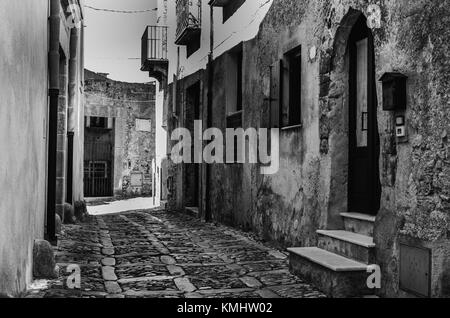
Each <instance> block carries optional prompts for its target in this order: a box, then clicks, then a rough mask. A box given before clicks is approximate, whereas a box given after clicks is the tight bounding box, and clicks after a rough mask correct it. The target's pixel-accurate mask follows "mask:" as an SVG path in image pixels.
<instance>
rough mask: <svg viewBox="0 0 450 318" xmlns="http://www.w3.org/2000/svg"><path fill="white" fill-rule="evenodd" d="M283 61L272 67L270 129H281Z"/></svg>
mask: <svg viewBox="0 0 450 318" xmlns="http://www.w3.org/2000/svg"><path fill="white" fill-rule="evenodd" d="M282 71H283V61H282V60H279V61H277V62H275V63H274V64H273V65H272V66H271V67H270V127H271V128H280V110H281V109H280V106H281V100H282V98H281V97H282V94H281V92H282V87H283V74H282Z"/></svg>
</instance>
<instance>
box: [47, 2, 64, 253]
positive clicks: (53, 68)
mask: <svg viewBox="0 0 450 318" xmlns="http://www.w3.org/2000/svg"><path fill="white" fill-rule="evenodd" d="M59 14H60V2H59V0H50V17H49V21H50V43H49V54H48V65H49V92H48V94H49V97H50V101H49V120H48V130H49V137H48V167H47V176H48V178H47V182H48V186H47V233H46V239H47V240H48V241H49V242H51V243H52V244H56V241H57V239H56V231H55V230H56V229H55V216H56V211H55V209H56V161H57V156H56V152H57V138H58V97H59V60H60V54H59V32H60V30H59V27H60V23H61V21H60V20H61V19H60V16H59Z"/></svg>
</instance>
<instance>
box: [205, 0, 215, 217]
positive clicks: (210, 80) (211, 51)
mask: <svg viewBox="0 0 450 318" xmlns="http://www.w3.org/2000/svg"><path fill="white" fill-rule="evenodd" d="M209 8H210V39H209V47H210V48H209V55H208V105H207V118H206V121H207V128H211V127H212V107H213V102H212V99H213V91H212V90H213V76H214V67H213V59H214V55H213V54H214V7H213V6H212V5H210V6H209ZM211 175H212V174H211V166H210V165H209V164H206V183H205V196H206V211H205V212H206V213H205V221H207V222H208V221H211V220H212V213H211V212H212V211H211V206H210V205H211V198H210V194H211V189H210V188H211V185H210V178H211Z"/></svg>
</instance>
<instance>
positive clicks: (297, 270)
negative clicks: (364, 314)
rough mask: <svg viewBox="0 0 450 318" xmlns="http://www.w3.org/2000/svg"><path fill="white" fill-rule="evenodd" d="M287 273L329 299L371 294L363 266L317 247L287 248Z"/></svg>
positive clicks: (365, 268) (365, 267)
mask: <svg viewBox="0 0 450 318" xmlns="http://www.w3.org/2000/svg"><path fill="white" fill-rule="evenodd" d="M288 251H289V256H290V269H291V272H292V273H294V274H295V275H298V276H299V277H301V278H303V279H304V280H305V281H307V282H310V283H312V284H314V285H315V286H316V287H317V288H319V289H320V290H322V291H323V292H324V293H326V294H327V295H328V296H330V297H334V298H347V297H360V296H364V295H371V294H372V291H371V290H369V289H368V287H367V278H368V277H369V276H368V275H369V274H368V273H367V265H366V264H363V263H360V262H357V261H354V260H351V259H348V258H346V257H343V256H340V255H337V254H334V253H331V252H329V251H326V250H323V249H320V248H317V247H303V248H290V249H288Z"/></svg>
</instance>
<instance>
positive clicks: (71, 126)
mask: <svg viewBox="0 0 450 318" xmlns="http://www.w3.org/2000/svg"><path fill="white" fill-rule="evenodd" d="M78 41H79V30H78V29H77V28H72V30H71V31H70V59H69V107H68V109H67V113H68V114H67V141H68V142H67V179H66V182H67V185H66V188H67V198H66V199H67V203H69V204H73V164H74V158H73V155H74V136H75V126H76V122H77V121H76V114H77V112H76V109H77V75H78V69H77V68H78Z"/></svg>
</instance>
